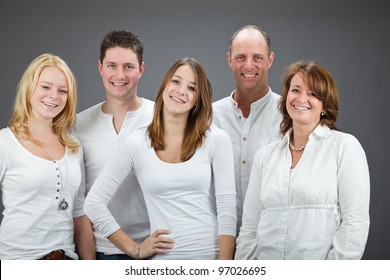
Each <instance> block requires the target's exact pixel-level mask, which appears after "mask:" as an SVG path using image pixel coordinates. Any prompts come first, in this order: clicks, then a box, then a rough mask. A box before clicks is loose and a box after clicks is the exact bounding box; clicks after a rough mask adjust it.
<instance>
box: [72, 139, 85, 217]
mask: <svg viewBox="0 0 390 280" xmlns="http://www.w3.org/2000/svg"><path fill="white" fill-rule="evenodd" d="M79 162H80V172H81V180H80V186H79V190H78V192H77V196H76V200H75V203H74V209H73V218H78V217H81V216H84V215H85V212H84V209H83V208H84V203H85V197H86V195H87V190H86V188H85V164H84V152H83V148H82V146H81V145H80V147H79Z"/></svg>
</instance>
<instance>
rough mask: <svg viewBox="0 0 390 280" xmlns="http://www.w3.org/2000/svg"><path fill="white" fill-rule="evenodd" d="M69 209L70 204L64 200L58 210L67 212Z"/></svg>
mask: <svg viewBox="0 0 390 280" xmlns="http://www.w3.org/2000/svg"><path fill="white" fill-rule="evenodd" d="M68 207H69V204H68V202H66V201H65V198H63V199H62V200H61V201H60V203H59V204H58V208H59V209H60V210H62V211H65V210H66V209H68Z"/></svg>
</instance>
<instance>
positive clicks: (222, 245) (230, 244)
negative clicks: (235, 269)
mask: <svg viewBox="0 0 390 280" xmlns="http://www.w3.org/2000/svg"><path fill="white" fill-rule="evenodd" d="M235 241H236V238H235V237H234V236H231V235H220V236H219V259H220V260H232V259H233V257H234V249H235V244H236V242H235Z"/></svg>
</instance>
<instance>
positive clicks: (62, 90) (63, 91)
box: [58, 89, 68, 95]
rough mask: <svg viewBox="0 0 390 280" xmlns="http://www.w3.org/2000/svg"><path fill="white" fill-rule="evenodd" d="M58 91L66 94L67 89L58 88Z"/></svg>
mask: <svg viewBox="0 0 390 280" xmlns="http://www.w3.org/2000/svg"><path fill="white" fill-rule="evenodd" d="M58 92H59V94H63V95H65V94H68V90H66V89H60V90H58Z"/></svg>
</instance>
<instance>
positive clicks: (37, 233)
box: [0, 128, 84, 260]
mask: <svg viewBox="0 0 390 280" xmlns="http://www.w3.org/2000/svg"><path fill="white" fill-rule="evenodd" d="M0 187H1V191H2V199H3V205H4V211H3V220H2V222H1V226H0V259H2V260H6V259H22V260H28V259H39V258H41V257H42V256H44V255H46V254H48V253H50V252H51V251H53V250H57V249H62V250H65V253H66V255H67V256H68V257H70V258H72V259H78V256H77V254H76V253H75V244H74V239H73V234H74V233H73V232H74V231H73V217H76V215H75V213H73V212H72V211H73V209H74V207H75V200H76V196H77V194H78V192H79V191H82V190H83V189H84V165H83V150H82V148H81V146H80V147H79V150H78V153H76V154H72V155H70V154H68V151H66V153H65V155H64V157H63V158H62V159H60V160H57V161H51V160H47V159H43V158H40V157H38V156H36V155H34V154H32V153H31V152H29V151H28V150H27V149H26V148H24V147H23V146H22V144H20V142H19V141H18V140H17V139H16V137H15V136H14V134H13V133H12V131H11V130H10V129H9V128H3V129H2V130H0ZM62 199H65V201H66V202H67V203H68V205H69V206H68V209H66V210H65V211H62V210H60V209H59V208H58V205H59V203H60V201H62Z"/></svg>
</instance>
